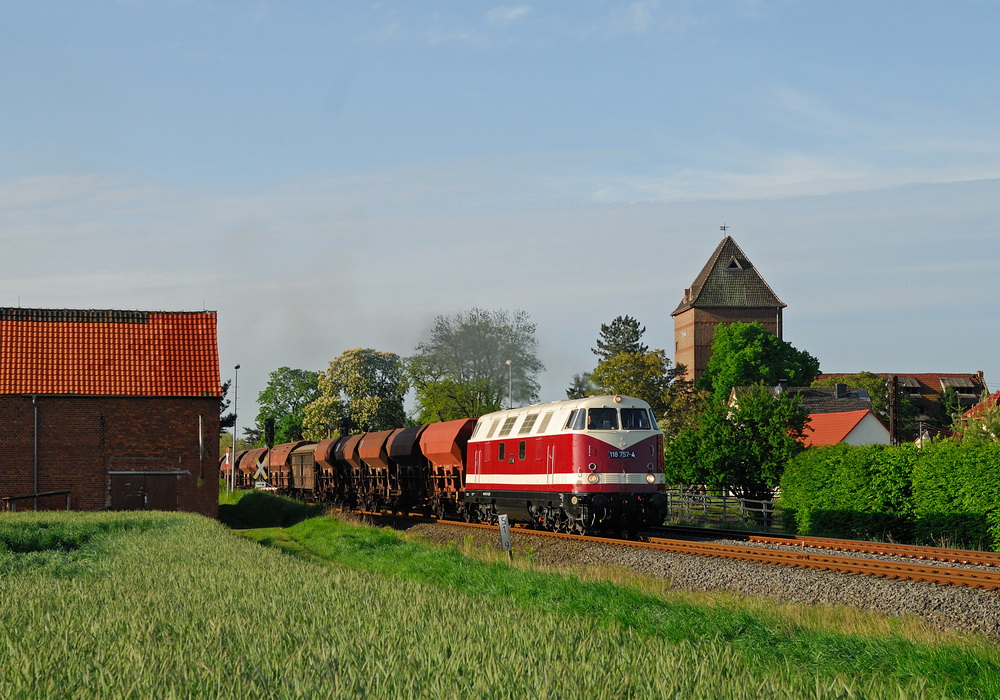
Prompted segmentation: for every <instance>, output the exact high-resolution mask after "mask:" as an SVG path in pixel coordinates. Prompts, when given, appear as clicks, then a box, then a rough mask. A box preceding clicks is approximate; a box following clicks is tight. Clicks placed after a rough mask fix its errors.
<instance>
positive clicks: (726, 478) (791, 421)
mask: <svg viewBox="0 0 1000 700" xmlns="http://www.w3.org/2000/svg"><path fill="white" fill-rule="evenodd" d="M807 420H808V416H807V414H806V411H805V409H804V408H802V405H801V398H800V397H798V396H792V395H790V394H787V393H781V394H777V395H775V393H774V391H773V389H772V387H770V386H768V385H766V384H764V383H758V384H755V385H752V386H751V387H749V388H748V389H747V390H746V391H745V392H743V393H741V394H740V396H739V402H738V405H736V406H733V407H729V406H727V405H726V404H725V403H724V402H721V401H718V400H716V399H715V398H714V397H712V398H706V399H705V400H704V402H703V411H702V412H701V414H700V415H699V416H698V419H697V421H696V424H695V425H693V426H691V427H687V428H684V429H682V430H680V431H679V432H678V433H677V434H676V435H674V436H673V437H672V438H669V439H667V440H666V446H665V464H664V473H665V474H666V477H667V480H668V482H673V483H677V484H702V485H705V486H708V487H710V488H720V489H729V490H730V491H732V492H733V493H734V494H736V495H737V496H739V497H741V498H752V499H760V500H767V499H769V498H771V497H772V496H773V494H774V490H775V489H776V488H777V486H778V484H779V482H780V479H781V474H782V472H783V471H784V468H785V464H786V463H787V462H788V460H789V459H791V458H792V457H794V456H795V455H796V454H798V453H799V452H801V451H802V449H804V448H803V446H802V443H801V442H800V439H801V438H802V436H803V427H804V426H805V423H806V421H807Z"/></svg>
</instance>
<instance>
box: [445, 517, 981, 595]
mask: <svg viewBox="0 0 1000 700" xmlns="http://www.w3.org/2000/svg"><path fill="white" fill-rule="evenodd" d="M437 522H440V523H441V524H442V525H458V526H461V527H470V528H478V529H483V530H492V531H496V530H497V527H496V526H495V525H483V524H478V523H463V522H454V521H450V520H448V521H437ZM518 531H519V532H523V533H525V534H532V535H538V536H541V537H555V538H561V539H569V540H574V541H578V542H587V543H595V544H608V545H613V546H618V547H633V548H636V549H652V550H658V551H665V552H672V553H675V554H687V555H692V556H708V557H717V558H722V559H731V560H736V561H747V562H757V563H763V564H772V565H779V566H789V567H793V568H800V569H815V570H821V571H835V572H839V573H846V574H862V575H866V576H874V577H876V578H888V579H897V580H906V581H923V582H930V583H938V584H945V585H951V586H968V587H971V588H982V589H988V590H1000V572H997V571H980V570H975V569H964V568H958V567H949V566H938V565H933V564H915V563H911V562H893V561H883V560H879V559H865V558H860V557H845V556H838V555H832V554H820V553H816V552H794V551H793V552H789V551H784V550H777V549H761V548H759V547H740V546H735V545H722V544H715V543H710V542H693V541H689V540H671V539H661V538H648V539H645V540H620V539H611V538H608V537H591V536H583V535H571V534H567V533H558V532H547V531H545V530H529V529H520V528H519V529H518Z"/></svg>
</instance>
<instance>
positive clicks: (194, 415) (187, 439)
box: [0, 308, 222, 517]
mask: <svg viewBox="0 0 1000 700" xmlns="http://www.w3.org/2000/svg"><path fill="white" fill-rule="evenodd" d="M221 396H222V387H221V383H220V379H219V352H218V340H217V335H216V315H215V312H213V311H201V312H155V311H117V310H76V309H22V308H0V425H3V426H4V437H3V443H2V453H3V457H2V464H3V467H4V470H3V474H2V475H0V499H2V500H0V504H2V505H0V509H3V508H4V506H5V507H6V509H7V510H30V509H33V508H38V509H41V508H45V509H48V508H54V507H59V508H64V507H68V508H70V509H72V510H104V509H113V510H143V509H148V510H180V511H190V512H196V513H202V514H204V515H207V516H209V517H216V516H217V514H218V488H219V483H218V451H219V446H218V436H219V403H220V400H221Z"/></svg>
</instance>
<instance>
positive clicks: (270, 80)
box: [0, 0, 1000, 422]
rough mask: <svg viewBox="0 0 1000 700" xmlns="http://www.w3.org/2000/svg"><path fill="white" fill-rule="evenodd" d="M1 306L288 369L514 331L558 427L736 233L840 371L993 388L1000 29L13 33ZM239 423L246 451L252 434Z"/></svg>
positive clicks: (373, 5)
mask: <svg viewBox="0 0 1000 700" xmlns="http://www.w3.org/2000/svg"><path fill="white" fill-rule="evenodd" d="M3 16H4V20H3V22H2V23H0V95H3V103H4V108H3V109H2V110H0V243H2V245H3V250H4V252H5V254H4V262H5V265H4V274H3V275H2V276H0V305H3V306H18V305H21V306H25V307H55V308H62V307H70V308H140V309H167V310H197V309H202V308H208V309H215V310H217V311H218V312H219V343H220V354H221V364H222V367H223V370H222V376H223V379H226V378H230V377H231V376H232V366H233V365H234V364H235V363H237V362H239V363H240V364H241V370H240V413H241V418H242V417H246V418H250V417H252V416H253V415H254V414H255V413H256V408H255V407H254V406H253V405H252V403H250V401H251V400H252V399H253V398H255V397H256V394H257V392H259V391H260V390H261V389H262V388H263V386H264V383H265V382H266V378H267V374H268V372H270V371H271V370H273V369H276V368H278V367H281V366H291V367H301V368H311V369H320V368H323V367H325V366H326V364H327V363H328V362H329V360H330V359H332V358H333V357H335V356H337V355H339V354H340V353H341V352H342V351H343V350H345V349H348V348H352V347H358V346H363V347H375V348H378V349H380V350H391V351H394V352H398V353H400V354H401V355H407V354H410V353H411V352H412V350H413V348H414V346H415V345H416V344H417V343H418V342H420V340H421V339H422V338H423V337H424V336H425V334H426V332H427V330H428V328H429V326H430V323H431V321H432V320H433V318H434V317H435V316H436V315H438V314H448V313H453V312H456V311H460V310H463V309H467V308H469V307H471V306H473V305H478V306H482V307H485V308H505V309H516V308H519V309H524V310H525V311H527V312H528V313H529V314H530V315H531V318H532V319H533V320H534V321H535V322H536V323H537V324H538V338H539V343H540V355H541V358H542V360H543V362H544V363H545V364H546V366H547V368H548V369H547V371H546V372H545V373H544V375H543V376H542V378H541V379H542V395H541V398H542V400H553V399H558V398H562V396H563V390H564V389H565V387H566V386H567V385H568V384H569V380H570V378H571V376H572V375H573V374H574V373H578V372H583V371H587V370H589V369H591V368H592V367H593V364H594V359H595V356H594V355H593V354H592V353H591V352H590V348H591V347H593V346H594V344H595V340H596V337H597V334H598V330H599V327H600V324H601V323H607V322H610V321H611V320H612V319H613V318H614V317H615V316H617V315H620V314H630V315H632V316H635V317H636V318H638V319H639V320H640V321H641V322H642V323H643V324H644V325H645V326H646V328H647V332H646V337H645V340H646V342H647V343H648V344H649V345H650V346H651V347H661V348H665V349H667V351H668V353H672V348H673V328H672V319H671V318H670V312H671V311H672V310H673V309H674V308H675V307H676V305H677V303H678V302H679V301H680V298H681V295H682V293H683V290H684V288H685V287H686V286H689V285H690V283H691V282H692V281H693V279H694V277H695V275H696V274H697V273H698V271H699V270H700V269H701V266H702V265H703V264H704V262H705V261H706V260H707V258H708V256H709V255H710V254H711V253H712V251H713V250H714V248H715V246H716V245H717V244H718V242H719V240H721V238H722V235H723V234H722V232H721V231H720V230H719V227H720V226H721V225H722V224H723V223H725V224H728V225H729V226H730V229H729V231H728V233H730V234H731V235H732V236H733V237H734V238H735V240H736V242H737V243H738V244H739V245H740V246H741V247H742V248H743V250H744V251H745V252H746V254H747V255H748V257H749V258H750V259H751V260H752V261H753V262H754V264H755V265H756V266H757V267H758V269H759V270H760V271H761V273H762V275H763V277H764V279H765V280H767V281H768V282H769V283H770V284H771V286H772V287H773V288H774V290H775V292H776V293H777V294H778V296H779V297H780V298H781V299H782V300H783V301H785V302H786V303H787V304H788V308H787V309H786V313H785V339H786V340H788V341H789V342H791V343H792V344H793V345H795V346H796V347H797V348H800V349H805V350H808V351H809V352H811V353H812V354H814V355H816V356H817V357H818V358H819V360H820V363H821V366H822V369H823V370H824V371H828V372H840V371H859V370H871V371H877V372H892V371H896V372H901V373H905V372H935V371H937V372H974V371H976V370H984V371H985V372H986V379H987V382H988V383H989V384H990V386H991V387H992V388H994V389H996V388H1000V362H998V361H997V359H996V353H995V351H994V348H995V347H997V345H998V344H1000V343H998V341H1000V330H998V325H997V313H996V309H997V303H996V301H995V300H996V298H997V296H998V293H1000V284H998V282H997V275H996V271H997V269H998V263H1000V260H998V258H1000V243H998V237H997V226H998V222H1000V211H998V209H1000V134H998V131H1000V118H998V117H1000V89H998V88H1000V85H998V83H1000V80H998V78H1000V60H998V59H1000V55H998V54H1000V51H998V49H997V48H996V41H995V30H996V27H997V26H1000V2H996V1H995V0H989V1H987V0H980V1H974V0H970V1H950V2H943V1H941V2H927V1H921V0H910V1H906V2H902V1H899V2H896V1H891V0H887V1H884V2H877V3H872V2H850V1H847V2H838V3H830V2H805V1H798V2H797V1H792V0H774V1H769V0H759V1H751V0H718V1H714V2H713V1H708V2H693V1H692V2H681V1H678V2H668V1H666V0H664V1H662V2H656V1H653V0H650V1H647V2H597V1H588V0H580V1H577V2H546V3H541V2H540V3H534V4H527V3H524V4H521V3H511V4H497V3H494V2H475V1H472V0H466V1H463V2H459V1H454V2H311V1H301V2H285V3H277V2H273V3H272V2H256V3H253V2H227V1H211V2H196V1H194V0H176V1H171V0H148V1H143V0H134V1H124V0H123V1H121V2H110V1H107V2H102V1H97V0H95V1H92V2H80V1H79V0H77V1H69V0H67V1H63V2H55V1H49V0H37V1H36V2H31V3H6V5H5V7H4V10H3ZM241 422H242V421H241Z"/></svg>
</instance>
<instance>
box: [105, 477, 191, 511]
mask: <svg viewBox="0 0 1000 700" xmlns="http://www.w3.org/2000/svg"><path fill="white" fill-rule="evenodd" d="M111 510H177V474H174V473H167V474H158V473H156V472H145V473H142V472H131V473H128V474H112V475H111Z"/></svg>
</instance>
